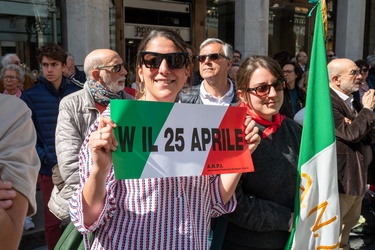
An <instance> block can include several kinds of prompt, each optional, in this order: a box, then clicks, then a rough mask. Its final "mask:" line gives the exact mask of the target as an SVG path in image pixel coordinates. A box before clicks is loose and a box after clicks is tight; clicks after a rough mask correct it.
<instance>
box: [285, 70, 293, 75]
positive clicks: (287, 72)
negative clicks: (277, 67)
mask: <svg viewBox="0 0 375 250" xmlns="http://www.w3.org/2000/svg"><path fill="white" fill-rule="evenodd" d="M293 72H294V71H293V70H283V73H284V74H292V73H293Z"/></svg>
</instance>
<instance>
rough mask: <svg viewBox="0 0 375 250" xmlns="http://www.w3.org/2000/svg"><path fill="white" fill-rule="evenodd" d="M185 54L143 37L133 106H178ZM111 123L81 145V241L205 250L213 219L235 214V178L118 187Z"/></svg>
mask: <svg viewBox="0 0 375 250" xmlns="http://www.w3.org/2000/svg"><path fill="white" fill-rule="evenodd" d="M190 51H191V50H190V48H189V47H188V45H187V44H185V42H184V41H183V40H182V38H181V37H180V36H179V35H178V34H177V33H175V32H173V31H171V30H168V29H158V30H153V31H151V32H150V33H148V34H147V35H146V36H145V37H144V38H143V39H142V41H141V43H140V45H139V47H138V53H137V73H138V75H137V78H138V81H139V88H138V89H139V90H140V93H139V96H138V99H139V100H143V101H163V102H175V101H177V98H178V93H179V92H180V90H181V89H182V87H183V86H184V85H185V84H186V83H187V79H188V77H189V76H190V79H193V78H192V60H191V56H190V55H191V53H190ZM124 115H126V114H124ZM144 115H145V116H147V114H144ZM108 116H109V108H108V109H107V110H106V111H105V112H104V114H103V115H102V116H101V117H100V118H99V120H97V121H96V122H95V123H94V124H93V125H92V126H91V128H90V132H89V137H88V138H87V139H86V141H85V142H84V144H83V145H82V148H81V152H80V177H81V184H80V187H79V189H78V191H77V192H76V193H75V194H74V195H73V197H72V199H71V206H70V208H71V218H72V221H73V223H74V224H75V226H76V227H77V228H78V230H79V231H80V232H81V233H84V235H85V238H86V239H87V236H86V234H87V233H89V232H94V235H95V238H94V241H93V243H92V245H91V249H208V234H209V230H210V219H211V217H217V216H220V215H221V214H224V213H228V212H232V211H233V210H234V208H235V205H236V199H235V197H234V196H233V193H234V190H235V187H236V185H237V182H238V180H239V178H240V174H228V175H220V176H187V177H169V178H149V179H131V180H115V178H114V173H113V165H112V157H111V151H114V150H115V149H116V146H117V145H118V143H117V142H116V140H115V138H114V135H113V127H114V126H115V124H114V123H113V121H112V120H110V119H109V117H108ZM249 121H250V119H247V123H245V124H248V126H247V128H246V130H247V132H248V133H247V135H246V136H245V139H246V140H248V143H249V149H250V151H253V150H254V149H255V148H256V146H257V144H258V143H259V136H258V135H257V129H255V128H254V125H255V123H254V122H253V121H252V122H249ZM124 167H131V166H124ZM87 244H88V241H86V247H88V245H87Z"/></svg>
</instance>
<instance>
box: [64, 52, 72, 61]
mask: <svg viewBox="0 0 375 250" xmlns="http://www.w3.org/2000/svg"><path fill="white" fill-rule="evenodd" d="M65 53H66V54H67V57H66V59H72V60H74V56H73V54H71V53H69V52H65Z"/></svg>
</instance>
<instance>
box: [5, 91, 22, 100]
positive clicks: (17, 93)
mask: <svg viewBox="0 0 375 250" xmlns="http://www.w3.org/2000/svg"><path fill="white" fill-rule="evenodd" d="M3 94H5V95H11V94H9V92H8V90H6V89H5V90H4V92H3ZM14 95H15V96H17V97H18V98H20V97H21V95H22V91H21V90H20V89H18V90H17V92H16V94H14Z"/></svg>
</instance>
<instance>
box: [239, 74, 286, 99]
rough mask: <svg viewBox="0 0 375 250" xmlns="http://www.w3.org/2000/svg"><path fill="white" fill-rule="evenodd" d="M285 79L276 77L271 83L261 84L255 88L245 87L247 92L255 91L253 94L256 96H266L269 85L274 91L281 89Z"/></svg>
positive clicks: (269, 89) (268, 91) (283, 86)
mask: <svg viewBox="0 0 375 250" xmlns="http://www.w3.org/2000/svg"><path fill="white" fill-rule="evenodd" d="M285 82H286V80H285V79H284V78H282V79H277V80H276V81H274V82H273V83H272V84H269V85H268V84H263V85H260V86H258V87H255V88H248V89H246V91H247V92H250V91H255V94H256V95H258V96H266V95H268V94H269V93H270V91H271V87H274V89H275V90H276V91H281V90H283V89H284V88H285Z"/></svg>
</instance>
